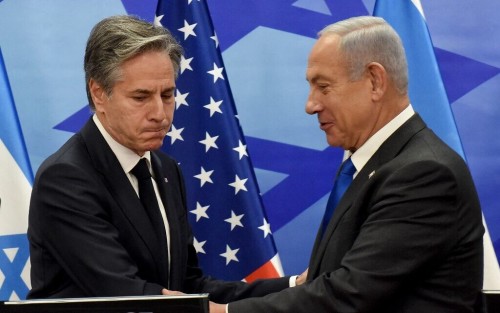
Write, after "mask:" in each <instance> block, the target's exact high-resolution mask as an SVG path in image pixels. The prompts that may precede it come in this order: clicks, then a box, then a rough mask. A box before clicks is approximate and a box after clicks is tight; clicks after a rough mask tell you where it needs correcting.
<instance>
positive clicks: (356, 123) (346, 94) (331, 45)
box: [306, 35, 379, 151]
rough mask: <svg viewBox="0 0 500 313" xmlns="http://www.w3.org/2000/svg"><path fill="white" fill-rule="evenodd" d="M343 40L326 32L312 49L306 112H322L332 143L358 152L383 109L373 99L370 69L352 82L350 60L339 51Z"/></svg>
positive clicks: (327, 134)
mask: <svg viewBox="0 0 500 313" xmlns="http://www.w3.org/2000/svg"><path fill="white" fill-rule="evenodd" d="M339 42H340V37H338V36H337V35H323V36H321V37H320V38H319V39H318V41H317V42H316V44H315V45H314V47H313V49H312V50H311V53H310V55H309V61H308V65H307V72H306V78H307V81H308V82H309V86H310V91H309V97H308V99H307V103H306V112H307V113H309V114H317V115H318V120H319V123H320V128H321V129H322V130H323V131H324V132H325V133H326V137H327V141H328V144H330V145H331V146H336V147H342V148H343V149H345V150H352V151H354V150H356V149H358V148H359V147H360V146H361V145H362V144H363V143H364V142H365V141H366V140H367V139H368V138H369V136H370V135H371V133H372V130H373V127H374V123H375V121H376V120H377V115H378V114H379V112H378V109H377V106H375V105H374V104H373V103H372V101H371V90H372V84H371V81H370V76H369V75H368V72H367V71H365V73H363V75H362V76H361V78H360V79H359V80H356V81H350V79H349V74H348V71H347V65H346V62H345V61H344V59H343V58H342V56H341V54H340V52H339V51H338V46H339Z"/></svg>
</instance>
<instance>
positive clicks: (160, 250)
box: [28, 120, 288, 302]
mask: <svg viewBox="0 0 500 313" xmlns="http://www.w3.org/2000/svg"><path fill="white" fill-rule="evenodd" d="M151 163H152V168H153V171H154V174H155V177H156V181H157V184H158V188H159V191H160V195H161V198H162V200H163V203H164V206H165V209H166V214H167V217H168V221H169V226H170V253H171V259H170V273H168V267H167V264H168V261H167V260H168V256H167V249H166V246H165V241H164V242H162V241H159V240H156V237H155V235H154V233H153V230H152V226H151V225H150V222H149V220H148V217H147V214H146V212H145V210H144V209H143V208H142V206H141V203H140V200H139V198H138V197H137V194H136V192H135V191H134V189H133V187H132V185H131V184H130V181H129V179H128V178H127V176H126V174H125V173H124V171H123V169H122V167H121V165H120V164H119V162H118V159H117V158H116V156H115V155H114V153H113V152H112V150H111V148H110V147H109V146H108V144H107V143H106V141H105V140H104V137H103V136H102V135H101V133H100V132H99V130H98V129H97V126H96V125H95V123H94V122H93V121H92V120H89V121H88V122H87V123H86V125H85V126H84V127H83V128H82V130H81V131H80V132H79V133H77V134H75V135H74V136H73V137H72V138H70V139H69V140H68V142H66V143H65V144H64V145H63V146H62V147H61V148H60V149H59V150H58V151H57V152H56V153H55V154H53V155H52V156H50V157H49V158H48V159H47V160H46V161H45V162H44V163H43V164H42V165H41V166H40V168H39V170H38V172H37V175H36V178H35V183H34V186H33V190H32V195H31V203H30V213H29V227H28V239H29V242H30V256H31V283H32V290H31V291H30V292H29V294H28V298H65V297H90V296H124V295H147V294H149V295H154V294H161V289H162V288H170V289H171V290H179V291H182V292H185V293H202V292H208V293H210V297H211V298H212V299H213V300H215V301H219V302H227V301H230V300H231V299H238V298H242V297H249V296H260V295H263V294H267V293H269V292H272V291H277V290H281V289H283V288H285V287H287V286H288V279H287V278H283V279H276V280H266V281H258V282H256V283H254V284H244V283H242V282H222V281H217V280H214V279H212V278H210V277H206V276H204V275H203V273H202V271H201V270H200V268H199V267H198V260H197V257H196V252H195V249H194V247H193V245H192V241H193V237H192V233H191V229H190V226H189V224H188V219H187V216H186V202H185V190H184V182H183V178H182V176H181V173H180V170H179V168H178V166H177V163H176V162H175V161H174V160H173V159H171V158H170V157H168V156H167V155H165V154H164V153H161V152H152V154H151Z"/></svg>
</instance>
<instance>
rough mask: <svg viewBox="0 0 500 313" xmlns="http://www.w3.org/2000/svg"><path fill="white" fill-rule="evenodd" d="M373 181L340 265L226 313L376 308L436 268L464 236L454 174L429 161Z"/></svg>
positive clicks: (318, 312)
mask: <svg viewBox="0 0 500 313" xmlns="http://www.w3.org/2000/svg"><path fill="white" fill-rule="evenodd" d="M377 176H379V177H377ZM380 177H382V178H380ZM372 179H373V180H374V181H373V184H370V188H371V190H368V191H367V192H366V193H364V194H366V197H364V198H363V199H357V200H355V201H358V202H359V201H362V202H364V203H363V206H364V207H366V212H365V214H366V217H365V219H364V221H363V223H362V225H361V226H360V228H359V229H352V230H351V232H357V231H359V233H358V234H357V235H356V239H355V241H354V243H353V245H352V247H351V248H350V250H349V251H348V252H347V253H346V254H345V256H344V257H343V259H342V262H341V266H340V267H339V268H338V269H336V270H334V271H332V272H327V273H322V274H321V275H319V276H318V277H317V278H315V279H314V280H312V281H309V282H308V283H307V284H305V285H303V286H299V287H295V288H290V289H287V290H284V291H282V292H280V293H275V294H272V295H269V296H266V297H264V298H261V299H247V300H241V301H237V302H234V303H230V304H229V312H230V313H247V312H270V313H273V312H304V313H306V312H316V313H321V312H375V311H377V308H378V309H380V308H382V307H387V305H390V303H391V301H392V302H394V301H397V299H398V294H399V293H404V292H405V289H407V288H411V286H412V284H415V283H416V282H417V281H418V279H419V276H421V275H422V276H425V275H427V274H428V273H429V272H431V271H432V270H433V268H434V267H436V266H438V262H439V260H442V258H445V257H446V256H447V255H448V254H449V252H450V249H452V247H453V246H454V245H455V244H454V243H455V242H456V241H458V240H461V239H462V238H457V237H458V236H457V234H458V233H459V232H458V230H457V227H458V224H457V223H456V221H457V218H458V214H457V208H456V206H457V199H456V195H457V194H459V192H460V190H458V189H457V179H456V177H454V175H453V174H452V172H451V171H450V170H449V169H448V168H447V167H445V166H442V165H440V164H438V163H437V162H431V161H426V162H419V163H414V164H411V165H406V166H401V167H400V168H398V169H392V170H391V171H390V172H389V170H387V171H386V172H385V173H377V174H376V175H374V176H373V177H372ZM344 218H349V217H344ZM345 222H346V223H348V221H345ZM341 223H343V222H342V221H341ZM338 227H342V224H340V225H339V226H338ZM334 236H335V234H334ZM333 240H342V238H334V239H333ZM313 257H315V256H313Z"/></svg>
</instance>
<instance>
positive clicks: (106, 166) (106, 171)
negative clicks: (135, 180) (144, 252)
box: [80, 118, 159, 260]
mask: <svg viewBox="0 0 500 313" xmlns="http://www.w3.org/2000/svg"><path fill="white" fill-rule="evenodd" d="M80 133H81V135H82V137H83V139H84V141H85V144H86V146H87V149H88V150H89V155H90V157H91V158H92V162H93V164H94V167H95V168H96V169H97V171H98V172H99V173H100V175H101V177H102V180H103V181H104V183H105V185H106V186H107V188H108V190H109V192H110V193H111V195H112V196H113V198H114V199H115V200H116V202H117V203H118V206H119V207H120V208H121V209H122V211H123V213H124V214H125V216H127V218H128V220H129V222H130V223H131V224H132V225H133V227H134V228H135V230H136V231H137V234H138V235H139V236H140V237H141V238H142V241H143V242H144V245H145V246H146V247H147V249H148V250H149V252H150V253H151V255H153V256H154V255H156V254H157V251H158V249H159V245H158V241H157V239H156V236H155V234H154V232H153V231H151V228H152V226H151V223H150V222H149V220H148V217H147V214H146V212H145V211H144V209H143V208H142V204H141V202H140V200H139V198H138V197H137V194H136V192H135V190H134V188H133V187H132V185H131V184H130V180H129V179H128V177H127V175H126V174H125V172H124V171H123V169H122V167H121V165H120V163H119V162H118V159H117V158H116V156H115V155H114V153H113V151H112V150H111V148H110V147H109V146H108V144H107V142H106V140H105V139H104V137H103V136H102V134H101V133H100V132H99V130H98V129H97V126H96V125H95V123H94V122H93V121H92V118H91V119H89V121H88V122H87V123H86V124H85V126H84V127H83V128H82V130H81V132H80ZM153 259H155V260H156V259H158V258H153Z"/></svg>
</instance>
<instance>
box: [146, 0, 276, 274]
mask: <svg viewBox="0 0 500 313" xmlns="http://www.w3.org/2000/svg"><path fill="white" fill-rule="evenodd" d="M155 24H156V25H162V26H164V27H165V28H167V29H169V30H170V31H171V32H172V34H173V35H174V36H175V37H176V38H177V40H178V41H179V42H180V43H181V45H182V46H183V48H184V56H183V57H182V60H181V67H180V73H179V77H178V79H177V90H176V94H175V100H176V110H175V113H174V120H173V124H172V127H171V130H170V132H169V133H168V134H167V137H166V138H165V142H164V146H163V150H164V151H165V152H167V153H168V154H169V155H171V156H173V157H174V158H175V159H176V160H177V161H178V162H179V164H180V166H181V169H182V171H183V174H184V178H185V181H186V189H187V197H188V211H189V218H190V222H191V225H192V227H193V233H194V236H195V239H194V245H195V248H196V251H197V254H198V258H199V261H200V265H201V267H202V268H203V270H204V272H205V273H206V274H209V275H212V276H215V277H217V278H219V279H226V280H241V279H245V280H246V281H252V280H254V279H256V278H261V277H278V276H280V275H282V269H281V263H280V261H279V257H278V254H277V251H276V246H275V244H274V239H273V236H272V233H271V227H270V225H269V223H268V221H267V217H266V214H265V211H264V207H263V204H262V199H261V196H260V193H259V188H258V185H257V181H256V178H255V174H254V171H253V167H252V163H251V161H250V158H249V154H248V151H247V147H246V144H245V139H244V136H243V131H242V129H241V126H240V124H239V121H238V116H237V112H236V107H235V104H234V101H233V97H232V94H231V91H230V88H229V83H228V80H227V76H226V72H225V69H224V63H223V61H222V56H221V53H220V49H219V43H218V40H217V35H216V33H215V31H214V28H213V24H212V20H211V17H210V13H209V10H208V6H207V4H206V2H205V1H200V0H183V1H179V0H175V1H174V0H170V1H168V0H167V1H162V0H160V1H159V3H158V7H157V11H156V16H155Z"/></svg>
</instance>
